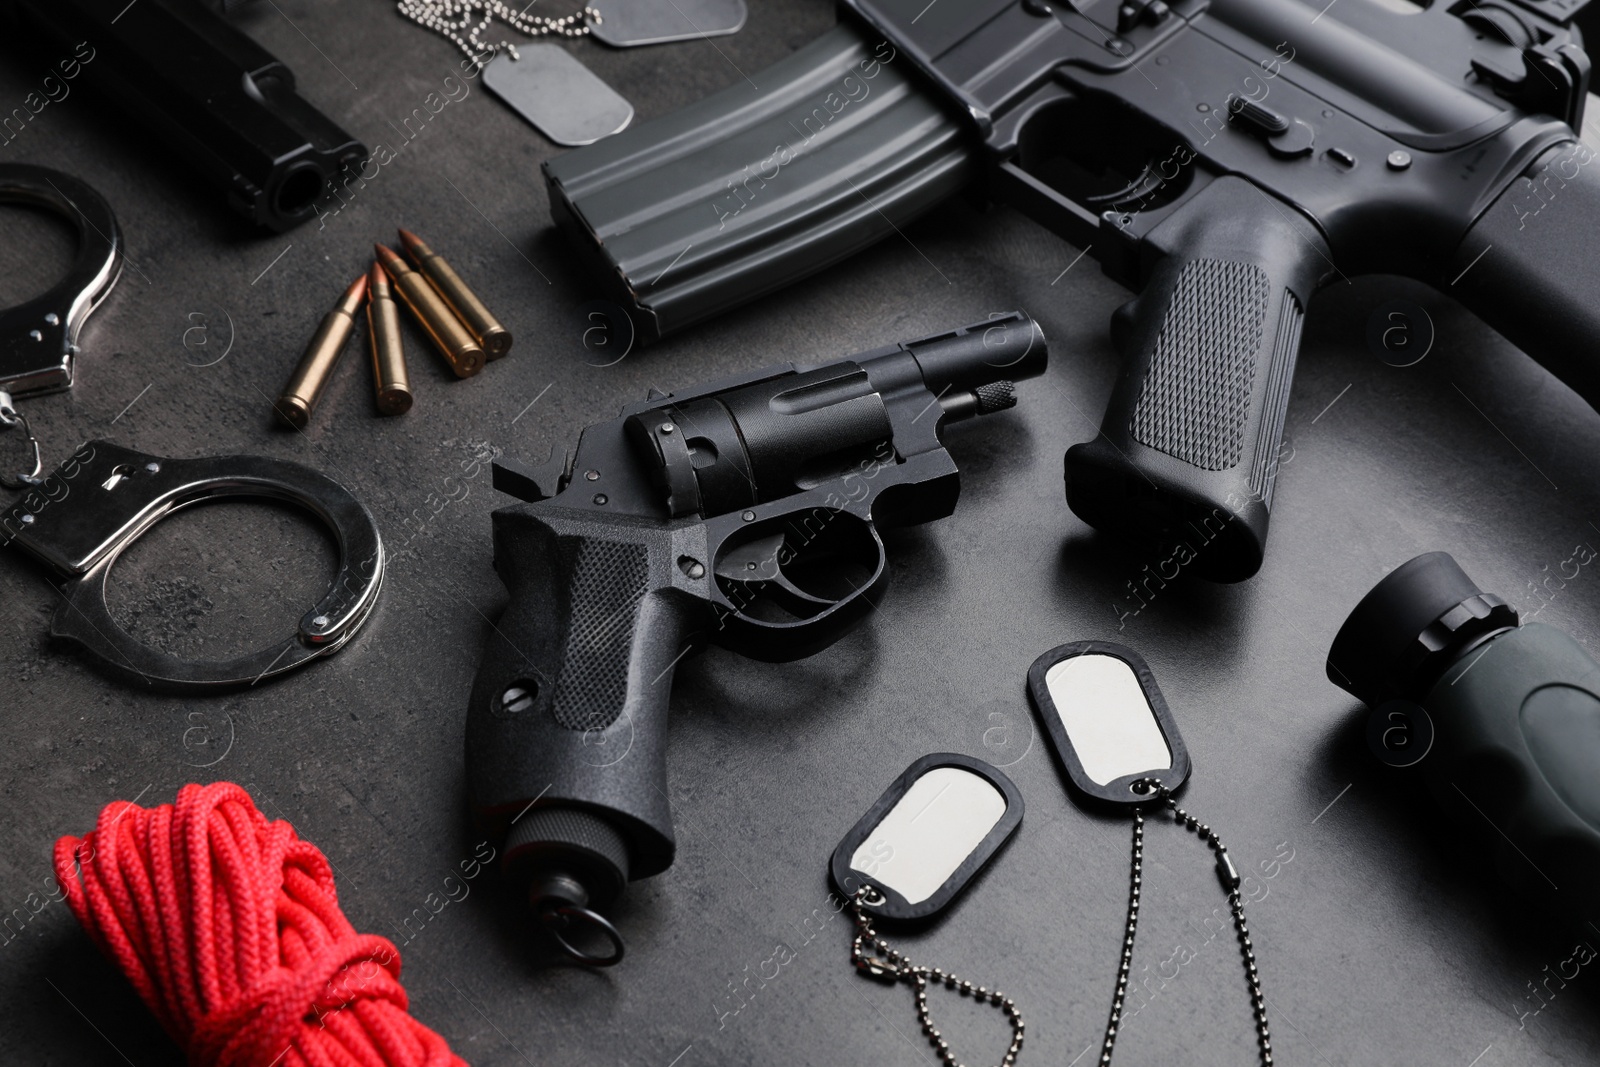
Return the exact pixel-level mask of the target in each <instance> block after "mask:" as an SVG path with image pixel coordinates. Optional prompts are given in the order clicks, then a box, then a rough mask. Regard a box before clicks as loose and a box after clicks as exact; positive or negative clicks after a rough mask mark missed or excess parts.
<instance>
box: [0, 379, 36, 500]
mask: <svg viewBox="0 0 1600 1067" xmlns="http://www.w3.org/2000/svg"><path fill="white" fill-rule="evenodd" d="M13 426H21V427H22V433H23V437H24V440H26V441H27V442H28V445H29V447H31V448H32V449H33V470H32V471H31V472H29V473H25V474H21V475H18V476H17V477H15V478H11V477H7V476H6V475H3V474H0V486H4V487H5V488H7V489H29V488H32V487H33V486H36V485H38V484H39V475H40V474H41V473H42V472H43V471H44V458H43V457H42V456H41V455H40V453H39V439H38V438H37V437H35V436H33V427H32V426H30V425H28V416H26V415H24V414H23V413H22V412H20V411H18V410H17V408H16V405H15V404H13V403H12V401H11V394H10V393H8V392H6V391H5V390H4V389H0V428H5V429H10V428H11V427H13Z"/></svg>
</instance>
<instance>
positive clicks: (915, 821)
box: [829, 752, 1022, 920]
mask: <svg viewBox="0 0 1600 1067" xmlns="http://www.w3.org/2000/svg"><path fill="white" fill-rule="evenodd" d="M1021 822H1022V794H1021V793H1019V792H1017V787H1016V786H1015V785H1013V784H1012V783H1011V779H1009V778H1007V777H1006V776H1005V775H1004V774H1001V773H1000V771H999V770H997V769H996V768H994V767H992V766H990V765H989V764H987V763H985V762H983V761H982V760H980V759H974V758H973V757H971V756H963V755H959V754H957V753H954V752H939V753H935V754H933V755H931V756H924V757H922V758H921V759H919V760H917V761H916V762H915V763H913V764H912V765H911V766H910V767H908V768H906V771H905V773H904V774H902V775H900V777H898V778H896V779H895V781H894V784H893V785H891V786H890V787H889V788H888V790H887V791H886V792H885V793H884V794H883V796H881V797H879V798H878V800H877V803H875V804H873V805H872V807H871V808H870V809H868V811H867V813H866V814H865V815H863V816H862V817H861V819H860V821H858V822H857V823H856V824H855V826H854V827H852V828H851V830H850V832H849V833H848V834H846V835H845V836H844V840H843V841H840V842H839V847H838V848H836V849H834V850H833V861H832V862H831V863H830V865H829V873H830V875H831V876H832V878H833V884H834V888H835V889H837V890H838V891H839V892H840V893H841V894H843V895H844V896H846V897H851V896H853V895H854V894H855V893H856V892H857V891H858V890H859V889H860V888H861V887H862V886H863V885H870V886H872V887H873V888H874V889H876V890H877V891H878V892H877V894H876V895H869V896H868V897H867V899H866V903H867V906H868V907H870V908H871V909H872V911H873V913H874V914H875V915H881V916H883V917H885V918H889V919H901V920H912V919H925V918H928V917H929V916H931V915H935V914H937V913H938V912H940V911H942V910H944V908H945V906H946V905H947V904H949V903H950V901H951V900H953V899H955V897H956V895H957V894H959V893H960V892H961V891H962V890H963V889H965V888H966V886H967V883H968V882H970V881H972V878H973V876H974V875H976V874H977V873H978V871H980V870H981V869H982V868H983V866H984V865H985V864H986V863H988V862H989V860H990V859H991V858H992V857H993V856H994V854H995V853H996V852H997V851H999V849H1000V846H1001V845H1004V844H1005V842H1006V839H1007V838H1009V837H1010V836H1011V834H1012V832H1013V831H1015V830H1016V828H1017V826H1018V824H1019V823H1021Z"/></svg>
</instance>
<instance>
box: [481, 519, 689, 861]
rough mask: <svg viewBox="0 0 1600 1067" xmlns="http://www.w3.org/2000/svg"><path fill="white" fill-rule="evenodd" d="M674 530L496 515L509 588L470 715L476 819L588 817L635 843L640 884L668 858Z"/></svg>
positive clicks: (678, 652) (681, 617)
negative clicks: (526, 813)
mask: <svg viewBox="0 0 1600 1067" xmlns="http://www.w3.org/2000/svg"><path fill="white" fill-rule="evenodd" d="M671 556H672V553H671V542H670V539H669V537H668V535H665V534H662V533H660V532H659V531H656V530H653V529H651V528H646V527H640V528H637V529H635V528H627V527H616V526H600V525H599V524H596V523H592V522H585V521H583V520H581V519H580V520H576V521H574V520H570V519H555V518H552V519H551V520H550V521H546V520H545V519H544V518H542V517H539V516H537V515H535V514H533V513H532V512H531V511H530V510H529V509H527V508H522V507H518V508H508V509H506V510H505V511H501V512H497V513H496V514H495V564H496V567H497V568H498V570H499V571H500V575H501V577H502V579H504V581H505V583H506V588H507V589H508V591H509V592H510V594H511V598H510V602H509V603H508V604H507V606H506V611H505V614H504V615H503V616H502V617H501V618H500V620H499V621H498V622H497V623H496V624H495V625H494V626H493V627H492V628H489V629H487V630H486V644H485V650H484V655H483V660H482V662H481V663H480V665H479V668H478V675H477V679H476V680H475V681H474V683H473V688H472V696H471V699H470V703H469V707H468V717H467V777H468V793H469V796H470V798H471V803H472V807H473V811H474V814H475V815H476V816H477V817H478V818H479V820H480V821H481V822H483V823H484V824H486V825H487V826H488V827H489V828H491V829H504V828H505V826H506V825H507V824H508V823H509V822H510V821H511V820H513V819H515V818H516V817H517V816H518V815H519V813H520V812H522V811H523V810H524V809H526V808H527V807H528V805H530V804H536V805H537V807H538V808H549V807H557V808H561V807H565V808H573V809H579V810H583V811H588V812H591V813H593V814H596V815H598V816H600V817H601V818H603V819H605V820H606V821H607V822H608V823H609V824H611V825H612V827H613V828H614V829H615V830H616V831H617V832H618V833H619V834H620V835H621V836H622V838H623V839H624V840H625V841H626V843H627V847H628V853H629V859H630V864H629V868H630V873H631V875H632V877H635V878H642V877H647V876H649V875H652V874H656V873H659V872H660V871H661V870H663V869H665V868H666V867H667V866H668V865H669V864H670V863H671V862H672V854H673V847H674V846H673V836H672V821H671V812H670V810H669V807H668V803H667V776H666V720H667V706H668V702H669V697H670V694H671V689H672V673H673V667H674V665H675V664H676V662H677V661H678V660H679V659H681V658H682V657H683V655H684V653H685V651H686V639H687V638H688V636H689V631H690V627H689V625H688V621H689V618H690V616H691V610H692V609H691V608H690V606H689V604H688V601H687V598H685V597H684V596H683V595H682V594H681V593H677V592H675V591H674V590H672V588H671V585H672V582H671V578H670V576H669V574H670V572H669V568H671V567H672V563H671Z"/></svg>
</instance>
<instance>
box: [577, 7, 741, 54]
mask: <svg viewBox="0 0 1600 1067" xmlns="http://www.w3.org/2000/svg"><path fill="white" fill-rule="evenodd" d="M592 2H593V4H594V6H595V8H596V9H597V10H598V11H599V12H600V21H599V22H594V21H592V20H591V21H590V23H589V33H590V34H591V35H592V36H594V37H595V38H597V39H599V40H601V41H604V42H605V43H606V44H608V45H610V46H611V47H613V48H633V47H635V46H637V45H645V44H666V43H667V42H669V41H686V40H689V39H691V38H695V37H725V36H727V35H728V34H730V33H738V32H739V31H740V30H741V29H742V28H743V27H744V17H745V4H744V0H592Z"/></svg>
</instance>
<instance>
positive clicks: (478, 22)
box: [395, 0, 601, 70]
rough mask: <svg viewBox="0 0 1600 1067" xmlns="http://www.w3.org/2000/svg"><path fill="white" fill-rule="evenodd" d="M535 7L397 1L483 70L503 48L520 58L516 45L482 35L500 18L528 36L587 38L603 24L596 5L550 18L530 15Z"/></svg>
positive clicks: (491, 1)
mask: <svg viewBox="0 0 1600 1067" xmlns="http://www.w3.org/2000/svg"><path fill="white" fill-rule="evenodd" d="M535 2H536V0H535ZM532 6H533V4H532V3H529V4H527V5H526V6H524V7H523V8H522V9H521V10H518V9H517V8H514V7H512V6H511V5H509V4H506V3H503V2H502V0H398V3H397V4H396V5H395V8H396V10H398V11H399V12H400V14H401V15H403V16H404V17H406V18H408V19H410V20H411V21H412V22H415V23H416V24H417V25H419V26H421V27H423V28H424V29H427V30H432V31H433V32H434V33H437V34H439V35H440V36H442V37H445V38H447V39H448V40H450V41H452V42H454V43H455V46H456V47H457V48H459V49H461V51H462V52H463V53H464V54H465V55H466V56H467V58H468V59H471V60H472V61H473V62H474V63H475V64H477V67H478V69H480V70H481V69H483V68H484V67H486V66H488V65H489V61H490V60H492V59H493V58H494V57H495V56H497V55H499V54H500V53H501V52H502V51H504V52H507V53H509V54H510V56H511V58H512V59H518V58H521V57H519V56H518V55H517V46H516V45H515V44H513V43H512V42H511V41H506V40H502V41H500V42H499V43H498V44H490V43H488V42H486V41H484V40H482V39H481V38H480V37H479V34H481V33H484V32H485V31H487V30H488V29H489V28H490V27H491V26H493V25H494V24H495V22H496V21H497V20H498V21H500V22H503V23H505V24H506V25H507V26H510V27H511V28H512V29H514V30H517V31H519V32H520V33H523V34H526V35H527V36H529V37H547V36H550V35H552V34H554V35H556V36H560V37H584V36H587V35H588V33H589V31H590V28H591V27H592V26H598V25H600V23H601V18H600V12H599V11H598V10H596V9H595V8H593V7H584V8H583V9H582V10H580V11H574V12H573V13H572V14H570V15H564V16H562V17H561V18H551V17H550V16H548V15H528V14H527V13H526V12H527V10H528V8H530V7H532Z"/></svg>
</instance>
